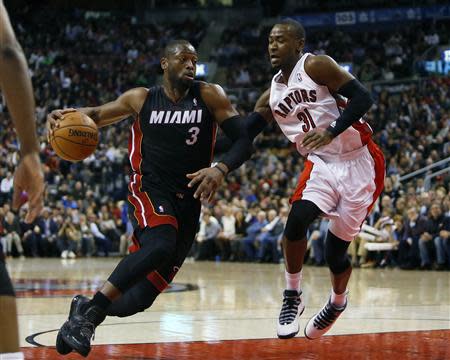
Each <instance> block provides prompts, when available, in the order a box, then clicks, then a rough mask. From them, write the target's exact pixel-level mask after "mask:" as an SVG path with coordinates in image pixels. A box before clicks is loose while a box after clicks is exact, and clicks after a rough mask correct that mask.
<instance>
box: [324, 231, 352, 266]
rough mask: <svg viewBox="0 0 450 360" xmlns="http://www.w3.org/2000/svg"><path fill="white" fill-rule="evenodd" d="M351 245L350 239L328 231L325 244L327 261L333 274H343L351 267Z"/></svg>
mask: <svg viewBox="0 0 450 360" xmlns="http://www.w3.org/2000/svg"><path fill="white" fill-rule="evenodd" d="M349 245H350V242H349V241H345V240H342V239H340V238H338V237H337V236H336V235H334V234H333V233H332V232H330V231H328V234H327V240H326V245H325V261H326V262H327V264H328V267H329V268H330V271H331V272H332V273H333V274H335V275H339V274H342V273H343V272H345V271H347V269H348V268H350V267H351V263H350V259H349V258H348V255H347V250H348V247H349Z"/></svg>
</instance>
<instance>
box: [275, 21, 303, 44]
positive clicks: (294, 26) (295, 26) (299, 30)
mask: <svg viewBox="0 0 450 360" xmlns="http://www.w3.org/2000/svg"><path fill="white" fill-rule="evenodd" d="M277 24H281V25H287V26H289V28H290V29H291V30H292V32H293V33H294V34H295V36H296V37H297V38H298V39H299V40H300V39H303V40H305V39H306V35H305V28H304V27H303V25H302V24H300V23H299V22H298V21H297V20H294V19H289V18H288V19H283V20H281V21H279V22H277Z"/></svg>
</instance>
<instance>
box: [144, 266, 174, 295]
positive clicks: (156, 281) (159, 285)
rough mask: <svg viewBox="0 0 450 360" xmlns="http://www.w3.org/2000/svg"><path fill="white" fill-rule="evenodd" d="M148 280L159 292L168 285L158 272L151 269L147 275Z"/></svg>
mask: <svg viewBox="0 0 450 360" xmlns="http://www.w3.org/2000/svg"><path fill="white" fill-rule="evenodd" d="M147 279H148V281H150V282H151V283H152V284H153V286H154V287H155V288H156V289H158V291H159V292H163V291H164V289H165V288H166V287H168V286H169V283H168V282H167V281H166V279H164V278H163V277H162V276H161V274H160V273H159V272H157V271H156V270H153V271H152V272H151V273H149V274H148V275H147Z"/></svg>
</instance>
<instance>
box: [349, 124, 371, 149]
mask: <svg viewBox="0 0 450 360" xmlns="http://www.w3.org/2000/svg"><path fill="white" fill-rule="evenodd" d="M352 126H353V128H354V129H355V130H358V132H359V136H360V137H361V142H362V144H363V145H368V144H369V142H370V141H371V139H372V134H373V131H372V128H371V127H370V126H369V124H368V123H366V122H365V121H363V122H361V121H357V122H355V123H354V124H353V125H352ZM374 145H375V144H374ZM375 146H376V145H375Z"/></svg>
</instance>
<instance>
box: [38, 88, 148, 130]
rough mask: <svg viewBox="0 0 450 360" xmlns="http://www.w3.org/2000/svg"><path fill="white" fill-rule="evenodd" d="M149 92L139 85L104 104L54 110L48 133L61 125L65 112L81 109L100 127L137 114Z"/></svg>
mask: <svg viewBox="0 0 450 360" xmlns="http://www.w3.org/2000/svg"><path fill="white" fill-rule="evenodd" d="M147 93H148V89H146V88H143V87H139V88H134V89H131V90H128V91H126V92H124V93H123V94H122V95H120V96H119V97H118V98H117V99H116V100H114V101H111V102H109V103H106V104H104V105H100V106H96V107H85V108H79V109H73V108H69V109H62V110H61V109H58V110H53V111H52V112H51V113H50V114H49V115H47V130H48V133H49V134H50V133H51V132H52V131H53V129H54V128H56V127H58V126H59V123H60V121H61V120H62V119H64V115H65V114H67V113H69V112H73V111H81V112H82V113H84V114H86V115H87V116H89V117H90V118H91V119H92V120H94V121H95V123H96V124H97V126H98V127H99V128H100V127H104V126H108V125H111V124H114V123H116V122H119V121H121V120H124V119H126V118H128V117H130V116H136V115H137V114H139V112H140V111H141V108H142V106H143V105H144V102H145V99H146V97H147Z"/></svg>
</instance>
